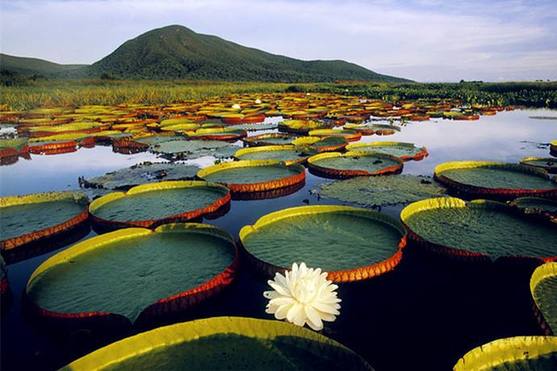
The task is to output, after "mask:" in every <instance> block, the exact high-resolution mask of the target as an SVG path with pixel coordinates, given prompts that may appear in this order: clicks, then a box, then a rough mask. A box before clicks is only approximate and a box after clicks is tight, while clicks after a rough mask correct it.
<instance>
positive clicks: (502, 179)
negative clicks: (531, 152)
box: [435, 161, 557, 199]
mask: <svg viewBox="0 0 557 371" xmlns="http://www.w3.org/2000/svg"><path fill="white" fill-rule="evenodd" d="M435 178H436V179H437V180H439V181H440V182H441V183H443V184H445V185H446V186H447V187H449V188H451V189H454V190H456V191H458V192H462V193H464V194H466V195H470V196H480V197H495V198H503V199H512V198H516V197H524V196H538V197H549V198H557V182H556V181H555V179H551V178H550V177H549V176H548V175H547V173H546V172H545V171H543V170H540V169H536V168H533V167H530V166H525V165H517V164H508V163H501V162H490V161H454V162H445V163H442V164H440V165H437V166H436V167H435Z"/></svg>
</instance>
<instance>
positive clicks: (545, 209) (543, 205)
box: [511, 197, 557, 220]
mask: <svg viewBox="0 0 557 371" xmlns="http://www.w3.org/2000/svg"><path fill="white" fill-rule="evenodd" d="M511 205H513V206H515V207H518V208H519V209H520V210H522V212H523V213H525V214H527V215H539V216H542V217H546V218H548V219H556V220H557V201H553V200H548V199H546V198H540V197H519V198H517V199H516V200H514V201H513V202H511Z"/></svg>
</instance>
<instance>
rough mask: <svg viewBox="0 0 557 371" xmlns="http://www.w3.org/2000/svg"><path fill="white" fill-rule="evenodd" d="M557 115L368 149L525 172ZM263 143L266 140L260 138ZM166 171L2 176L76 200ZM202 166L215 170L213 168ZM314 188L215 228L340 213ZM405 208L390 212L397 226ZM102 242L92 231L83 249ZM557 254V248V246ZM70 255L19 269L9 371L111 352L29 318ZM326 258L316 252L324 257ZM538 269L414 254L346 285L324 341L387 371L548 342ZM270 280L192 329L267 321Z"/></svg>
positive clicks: (431, 128) (422, 127) (53, 162)
mask: <svg viewBox="0 0 557 371" xmlns="http://www.w3.org/2000/svg"><path fill="white" fill-rule="evenodd" d="M542 115H546V116H555V111H548V110H517V111H513V112H501V113H498V114H497V115H496V116H491V117H489V116H487V117H482V118H481V119H480V120H479V121H471V122H464V121H462V122H459V121H446V120H431V121H428V122H419V123H409V124H408V125H407V126H405V127H403V128H402V130H401V132H397V133H395V134H394V135H390V136H366V137H363V139H362V140H363V141H403V142H413V143H416V144H418V145H424V146H426V147H427V149H428V150H429V153H430V155H429V157H427V158H426V159H424V160H422V161H410V162H406V163H405V165H404V173H407V174H421V175H432V172H433V168H434V167H435V165H436V164H438V163H440V162H444V161H451V160H497V161H509V162H516V161H518V160H520V159H521V158H522V157H525V156H539V157H549V148H548V146H547V145H542V144H547V143H549V141H551V140H553V139H557V121H556V120H535V119H529V116H542ZM259 133H261V132H258V133H257V134H259ZM157 160H158V161H161V160H160V159H157V157H156V156H154V155H153V154H150V153H140V154H134V155H122V154H118V153H114V152H112V150H111V148H110V147H99V146H97V147H95V148H91V149H80V150H79V151H77V152H74V153H69V154H62V155H55V156H40V155H32V158H31V160H25V159H20V160H19V161H18V162H17V163H15V164H13V165H9V166H2V167H0V194H1V195H18V194H26V193H33V192H44V191H60V190H69V189H76V188H77V187H78V183H77V179H78V177H79V176H85V177H92V176H97V175H102V174H104V173H105V172H107V171H112V170H116V169H119V168H123V167H128V166H131V165H134V164H136V163H139V162H142V161H157ZM194 163H198V164H202V165H207V164H210V163H212V159H201V160H198V161H195V162H194ZM307 175H308V177H307V181H306V185H305V187H304V188H302V189H301V190H299V191H297V192H296V193H294V194H291V195H289V196H285V197H281V198H276V199H270V200H258V201H233V202H232V204H231V209H230V211H229V212H228V213H227V214H226V215H224V216H222V217H220V218H217V219H215V220H208V221H205V222H207V223H212V224H215V225H217V226H219V227H221V228H224V229H225V230H227V231H228V232H229V233H231V234H232V235H233V236H237V234H238V231H239V230H240V228H241V227H242V226H244V225H246V224H252V223H254V222H255V221H256V220H257V219H258V218H259V217H261V216H263V215H265V214H267V213H269V212H272V211H275V210H279V209H282V208H286V207H291V206H300V205H303V204H306V203H309V204H315V203H321V204H323V203H335V202H330V201H327V200H323V199H321V200H318V198H317V197H316V196H314V195H312V194H310V192H309V191H310V190H311V189H314V188H315V187H316V186H318V185H319V184H322V183H323V182H329V181H330V180H326V179H322V178H318V177H315V176H313V175H311V174H309V173H308V174H307ZM400 209H401V207H389V208H384V209H383V210H382V212H385V213H387V214H390V215H392V216H394V217H397V218H398V213H399V212H400ZM94 234H95V233H94V232H92V231H90V232H87V231H84V232H82V234H81V236H76V237H75V238H76V239H77V238H80V237H81V238H83V237H84V236H86V237H90V236H93V235H94ZM556 243H557V241H556ZM64 248H67V246H64V247H60V248H59V249H58V250H55V251H52V252H49V253H46V254H43V255H40V256H36V257H34V258H31V259H28V260H25V261H22V262H19V263H15V264H11V265H10V266H9V267H8V269H9V271H8V279H9V283H10V288H11V297H10V299H9V300H8V302H7V303H3V304H4V305H3V309H2V323H1V324H2V331H1V336H2V338H1V346H2V348H1V350H2V367H1V368H2V369H3V370H10V369H12V370H15V369H18V370H24V369H55V368H58V367H61V366H63V365H64V364H66V363H68V362H70V361H72V360H74V359H76V358H78V357H79V356H81V355H83V354H86V353H88V352H90V351H92V350H94V349H95V348H96V347H99V346H100V345H102V343H103V342H106V340H99V339H92V338H91V337H90V336H88V335H87V334H78V335H75V336H73V337H70V338H68V337H67V336H66V337H60V336H53V334H52V333H48V332H45V331H44V330H42V329H41V328H39V327H38V326H37V325H36V324H34V323H32V321H31V320H30V319H28V318H27V317H26V316H24V315H22V310H21V309H22V306H21V294H22V292H23V291H24V288H25V285H26V282H27V280H28V279H29V277H30V275H31V273H32V272H33V271H34V270H35V268H36V267H37V266H38V265H39V264H41V263H42V262H43V261H44V260H45V259H47V258H48V257H50V256H51V255H53V254H55V253H56V252H58V251H60V250H61V249H64ZM315 248H316V251H318V248H319V247H318V246H316V247H315ZM532 269H533V267H507V266H500V265H497V264H494V265H488V266H485V267H478V266H473V265H470V264H464V263H458V262H451V261H446V260H443V259H439V258H434V257H431V256H423V255H422V254H420V253H418V252H415V251H413V250H412V249H407V253H406V255H405V257H404V259H403V262H402V263H401V264H400V265H399V267H398V268H397V270H396V271H394V272H392V273H390V274H387V275H385V276H383V277H380V278H378V279H375V280H372V281H369V282H360V283H355V284H348V285H343V286H342V287H341V288H340V297H341V298H342V299H343V303H342V305H343V307H342V309H341V315H340V317H339V318H338V320H337V321H336V322H335V323H333V324H331V325H330V326H329V327H327V328H326V329H325V330H324V332H325V334H326V335H328V336H330V337H333V338H335V339H337V340H339V341H340V342H342V343H344V344H345V345H347V346H349V347H350V348H352V349H354V350H355V351H357V352H358V353H360V354H361V355H362V356H364V357H365V358H366V359H367V360H368V361H369V362H370V364H371V365H372V366H374V367H375V368H376V369H377V370H403V369H424V370H437V369H439V370H445V369H450V368H451V367H452V366H453V365H454V364H455V363H456V361H457V360H458V358H459V357H460V356H461V355H463V354H464V353H466V352H467V351H468V350H470V349H471V348H473V347H475V346H478V345H480V344H483V343H485V342H488V341H491V340H494V339H497V338H501V337H508V336H515V335H534V334H540V330H539V329H538V327H537V324H536V320H535V318H534V316H533V314H532V312H531V299H530V294H529V289H528V281H529V275H530V274H531V271H532ZM265 286H266V284H265V279H262V278H260V277H257V276H253V275H252V274H251V273H249V272H242V274H241V275H240V277H239V279H238V280H237V282H236V283H235V284H234V285H233V286H232V287H231V288H230V289H229V290H228V291H226V292H225V293H223V294H222V295H221V296H219V297H218V298H215V299H213V300H211V301H210V302H207V303H205V304H203V305H202V306H200V307H199V308H197V309H196V310H195V311H194V312H191V313H189V314H187V315H186V316H184V317H183V318H182V319H183V320H188V319H194V318H202V317H210V316H216V315H236V316H251V317H259V318H269V316H268V315H266V314H265V313H264V307H265V301H264V299H263V297H262V294H261V293H262V291H263V290H265V289H266V287H265Z"/></svg>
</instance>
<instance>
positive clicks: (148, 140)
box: [134, 135, 185, 146]
mask: <svg viewBox="0 0 557 371" xmlns="http://www.w3.org/2000/svg"><path fill="white" fill-rule="evenodd" d="M173 140H185V139H184V137H183V136H180V135H149V136H143V137H139V138H134V141H135V142H138V143H141V144H147V145H148V146H156V145H158V144H161V143H166V142H172V141H173Z"/></svg>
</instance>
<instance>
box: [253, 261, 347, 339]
mask: <svg viewBox="0 0 557 371" xmlns="http://www.w3.org/2000/svg"><path fill="white" fill-rule="evenodd" d="M268 283H269V286H271V287H272V288H273V289H274V290H273V291H265V292H264V293H263V296H265V297H266V298H267V299H269V303H268V304H267V309H266V310H265V311H266V312H267V313H269V314H274V315H275V318H276V319H280V320H282V319H285V318H286V320H287V321H288V322H291V323H293V324H295V325H298V326H304V325H305V324H306V323H307V324H308V325H309V327H311V328H312V329H314V330H316V331H319V330H321V329H322V328H323V321H328V322H332V321H334V320H335V319H336V316H337V315H339V314H340V312H339V311H338V310H339V309H340V304H339V303H340V302H341V300H340V299H339V298H338V297H337V293H336V291H335V290H336V289H337V288H338V286H337V285H334V284H333V283H332V282H331V281H329V280H327V273H326V272H321V269H320V268H317V269H313V268H308V267H306V264H305V263H301V264H300V265H299V266H298V264H296V263H294V264H292V270H291V271H286V272H285V274H284V276H283V275H282V274H280V273H277V274H276V275H275V279H274V280H270V281H268Z"/></svg>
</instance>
